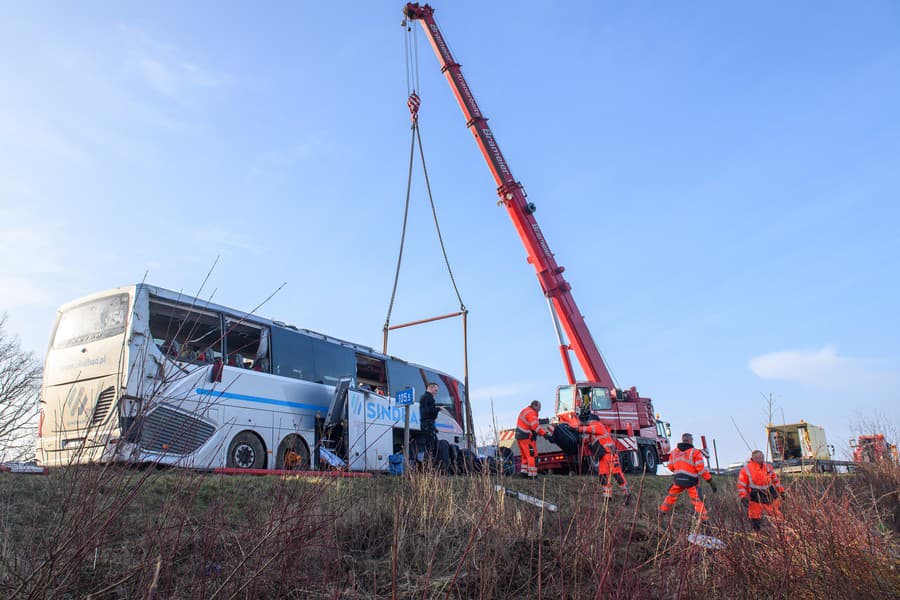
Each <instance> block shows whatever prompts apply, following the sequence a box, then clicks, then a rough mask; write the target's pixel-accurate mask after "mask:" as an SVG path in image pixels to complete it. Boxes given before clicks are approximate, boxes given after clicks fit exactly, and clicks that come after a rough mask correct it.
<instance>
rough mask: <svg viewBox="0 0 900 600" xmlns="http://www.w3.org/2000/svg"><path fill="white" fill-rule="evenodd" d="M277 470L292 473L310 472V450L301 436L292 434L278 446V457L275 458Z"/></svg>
mask: <svg viewBox="0 0 900 600" xmlns="http://www.w3.org/2000/svg"><path fill="white" fill-rule="evenodd" d="M275 468H276V469H289V470H292V471H307V470H309V448H307V447H306V442H304V441H303V438H302V437H300V436H299V435H297V434H295V433H292V434H291V435H289V436H287V437H286V438H284V439H283V440H281V443H280V444H279V445H278V456H277V457H276V458H275Z"/></svg>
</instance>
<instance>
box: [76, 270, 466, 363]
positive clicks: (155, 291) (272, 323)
mask: <svg viewBox="0 0 900 600" xmlns="http://www.w3.org/2000/svg"><path fill="white" fill-rule="evenodd" d="M132 290H134V291H137V290H146V291H147V292H148V293H149V294H150V295H151V296H155V297H157V298H162V299H164V300H169V301H171V302H177V303H180V304H190V305H191V306H196V307H197V308H202V309H205V310H212V311H215V312H221V313H225V314H227V315H230V316H233V317H236V318H238V319H241V320H244V321H248V322H250V323H256V324H258V325H266V326H269V327H280V328H282V329H289V330H291V331H296V332H298V333H302V334H305V335H309V336H312V337H316V338H319V339H321V340H325V341H329V342H334V343H336V344H341V345H343V346H347V347H349V348H352V349H353V350H356V351H358V352H364V353H366V354H371V355H373V356H377V357H381V358H391V359H393V360H399V361H401V362H405V363H407V364H409V365H412V366H415V367H420V368H422V369H428V370H429V371H433V372H434V373H436V374H438V375H446V376H448V377H453V376H452V375H450V374H449V373H445V372H443V371H439V370H438V369H435V368H433V367H427V366H425V365H420V364H418V363H413V362H410V361H408V360H404V359H402V358H399V357H397V356H393V355H389V354H383V353H381V352H378V351H377V350H375V349H374V348H371V347H369V346H364V345H362V344H357V343H356V342H350V341H347V340H342V339H340V338H336V337H334V336H330V335H326V334H324V333H319V332H318V331H313V330H311V329H301V328H299V327H296V326H295V325H290V324H288V323H284V322H283V321H276V320H273V319H267V318H265V317H261V316H259V315H256V314H252V313H248V312H244V311H240V310H235V309H233V308H229V307H227V306H223V305H221V304H216V303H214V302H210V301H208V300H203V299H201V298H197V297H195V296H191V295H190V294H185V293H184V292H175V291H172V290H167V289H166V288H162V287H159V286H156V285H151V284H149V283H138V284H134V285H126V286H121V287H117V288H113V289H109V290H106V291H103V292H97V293H94V294H90V295H88V296H84V297H82V298H79V299H77V300H73V301H72V302H67V303H66V304H64V305H63V306H62V307H61V308H60V310H65V309H67V308H69V307H71V306H77V305H78V304H82V303H84V302H86V301H89V300H92V299H94V298H101V297H103V296H107V295H110V294H114V293H126V292H131V291H132ZM454 379H455V378H454Z"/></svg>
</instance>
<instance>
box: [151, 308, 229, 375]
mask: <svg viewBox="0 0 900 600" xmlns="http://www.w3.org/2000/svg"><path fill="white" fill-rule="evenodd" d="M150 335H151V337H152V338H153V342H154V343H155V344H156V347H157V348H159V350H160V351H161V352H162V353H163V354H165V355H166V356H168V357H170V358H172V359H173V360H180V361H185V362H192V363H210V362H213V361H214V360H215V359H217V358H219V359H221V358H222V321H221V318H220V317H219V315H217V314H215V313H210V312H204V311H200V310H198V309H196V308H191V307H185V306H175V305H172V304H166V303H163V302H159V301H151V302H150Z"/></svg>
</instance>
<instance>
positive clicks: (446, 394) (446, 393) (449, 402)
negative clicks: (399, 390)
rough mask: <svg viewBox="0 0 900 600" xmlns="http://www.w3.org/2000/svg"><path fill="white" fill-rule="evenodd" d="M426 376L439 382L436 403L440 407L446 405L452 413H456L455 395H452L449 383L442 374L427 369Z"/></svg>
mask: <svg viewBox="0 0 900 600" xmlns="http://www.w3.org/2000/svg"><path fill="white" fill-rule="evenodd" d="M423 373H425V378H426V379H427V380H428V381H433V382H435V383H437V384H438V392H437V394H435V395H434V403H435V404H437V405H438V406H439V407H441V406H442V407H444V408H446V409H447V410H449V411H450V414H451V415H456V406H455V405H454V403H453V396H451V395H450V390H448V389H447V384H446V383H444V380H443V379H442V378H441V376H440V375H438V374H437V373H434V372H432V371H425V370H423Z"/></svg>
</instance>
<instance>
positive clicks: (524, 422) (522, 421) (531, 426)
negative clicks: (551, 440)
mask: <svg viewBox="0 0 900 600" xmlns="http://www.w3.org/2000/svg"><path fill="white" fill-rule="evenodd" d="M532 432H537V434H538V435H544V434H545V433H547V431H546V430H545V429H544V428H543V427H541V424H540V423H539V422H538V411H536V410H534V409H533V408H531V407H530V406H526V407H525V409H524V410H523V411H522V412H520V413H519V420H518V422H516V439H517V440H527V439H529V438H531V437H532V435H531V434H532Z"/></svg>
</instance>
